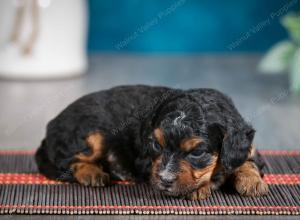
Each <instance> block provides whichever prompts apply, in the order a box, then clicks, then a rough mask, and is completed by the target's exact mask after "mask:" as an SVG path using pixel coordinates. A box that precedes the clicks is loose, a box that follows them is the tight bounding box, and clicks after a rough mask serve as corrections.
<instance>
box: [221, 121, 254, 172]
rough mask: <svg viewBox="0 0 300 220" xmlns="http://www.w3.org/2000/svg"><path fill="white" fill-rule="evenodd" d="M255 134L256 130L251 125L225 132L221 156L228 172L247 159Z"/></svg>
mask: <svg viewBox="0 0 300 220" xmlns="http://www.w3.org/2000/svg"><path fill="white" fill-rule="evenodd" d="M254 134H255V130H254V129H253V128H252V127H250V126H246V127H245V128H243V129H241V130H230V131H226V132H225V133H224V138H223V144H222V149H221V154H220V157H221V163H222V165H223V167H224V168H225V171H226V173H228V174H230V173H232V172H233V171H234V169H236V168H237V167H239V166H241V165H242V164H243V163H244V162H245V161H246V160H247V157H248V154H249V151H250V148H251V144H252V141H253V138H254Z"/></svg>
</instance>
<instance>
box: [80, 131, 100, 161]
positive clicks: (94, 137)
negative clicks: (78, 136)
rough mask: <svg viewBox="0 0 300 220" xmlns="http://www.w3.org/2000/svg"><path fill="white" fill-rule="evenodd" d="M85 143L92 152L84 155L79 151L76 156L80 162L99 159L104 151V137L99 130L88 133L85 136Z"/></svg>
mask: <svg viewBox="0 0 300 220" xmlns="http://www.w3.org/2000/svg"><path fill="white" fill-rule="evenodd" d="M86 143H87V145H88V146H89V147H90V148H91V151H92V153H91V154H90V155H85V154H83V153H79V154H78V155H77V156H76V158H77V159H78V160H79V161H81V162H87V163H93V162H95V161H97V160H99V159H100V158H101V157H102V155H103V152H104V137H103V135H102V134H100V133H99V132H95V133H92V134H90V135H89V136H88V137H87V138H86Z"/></svg>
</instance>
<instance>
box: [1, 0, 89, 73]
mask: <svg viewBox="0 0 300 220" xmlns="http://www.w3.org/2000/svg"><path fill="white" fill-rule="evenodd" d="M86 34H87V11H86V2H85V0H18V1H17V0H14V1H13V0H1V1H0V77H6V78H16V79H20V78H21V79H45V78H61V77H71V76H76V75H80V74H83V73H85V72H86V68H87V55H86Z"/></svg>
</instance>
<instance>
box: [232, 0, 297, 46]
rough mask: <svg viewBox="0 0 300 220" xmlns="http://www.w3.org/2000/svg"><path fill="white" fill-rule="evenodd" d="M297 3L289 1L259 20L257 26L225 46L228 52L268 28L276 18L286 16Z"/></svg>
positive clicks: (294, 0)
mask: <svg viewBox="0 0 300 220" xmlns="http://www.w3.org/2000/svg"><path fill="white" fill-rule="evenodd" d="M297 2H298V0H292V1H289V2H288V3H286V4H284V5H283V6H282V7H281V8H279V9H278V10H276V11H273V12H271V13H270V14H269V16H268V17H267V18H266V19H264V20H261V21H260V22H258V24H256V25H254V26H252V27H251V28H250V29H248V31H246V32H245V33H243V34H242V35H241V36H240V37H239V38H238V39H236V40H235V41H233V42H232V43H230V44H229V45H228V46H227V48H228V49H229V50H233V49H235V48H237V47H239V46H240V45H241V44H242V43H244V42H245V41H247V40H248V39H249V38H250V37H251V36H253V35H254V34H257V33H258V32H260V31H262V30H263V29H265V28H266V27H268V26H270V25H271V23H272V21H273V20H274V19H277V18H279V17H281V16H282V15H284V14H286V13H287V12H288V10H289V9H290V8H292V7H293V6H294V5H296V3H297Z"/></svg>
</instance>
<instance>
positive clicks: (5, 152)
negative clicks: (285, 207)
mask: <svg viewBox="0 0 300 220" xmlns="http://www.w3.org/2000/svg"><path fill="white" fill-rule="evenodd" d="M35 151H36V150H35V149H32V150H0V155H33V154H34V153H35ZM259 152H260V153H261V154H262V155H271V156H272V155H274V156H276V155H300V150H259Z"/></svg>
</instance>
